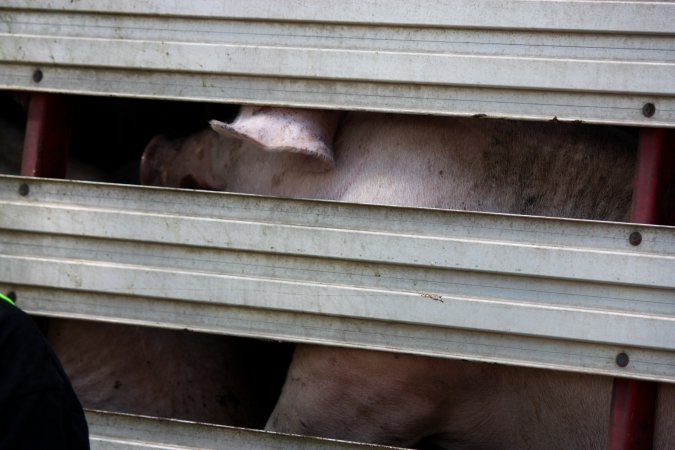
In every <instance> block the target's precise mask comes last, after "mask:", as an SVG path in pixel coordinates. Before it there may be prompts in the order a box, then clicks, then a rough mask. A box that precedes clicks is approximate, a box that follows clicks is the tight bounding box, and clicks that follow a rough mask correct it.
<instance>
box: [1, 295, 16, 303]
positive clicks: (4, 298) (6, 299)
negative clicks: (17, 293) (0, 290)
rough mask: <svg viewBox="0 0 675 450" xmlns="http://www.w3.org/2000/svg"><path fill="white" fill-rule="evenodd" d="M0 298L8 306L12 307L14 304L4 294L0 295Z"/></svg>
mask: <svg viewBox="0 0 675 450" xmlns="http://www.w3.org/2000/svg"><path fill="white" fill-rule="evenodd" d="M0 298H1V299H3V300H5V301H7V302H8V303H9V304H10V305H14V302H13V301H12V299H11V298H9V297H7V296H6V295H5V294H0Z"/></svg>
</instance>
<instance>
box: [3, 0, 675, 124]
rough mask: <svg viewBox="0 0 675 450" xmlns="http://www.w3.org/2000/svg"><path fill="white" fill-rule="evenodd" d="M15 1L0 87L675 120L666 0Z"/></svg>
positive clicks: (673, 42) (674, 41) (670, 15)
mask: <svg viewBox="0 0 675 450" xmlns="http://www.w3.org/2000/svg"><path fill="white" fill-rule="evenodd" d="M19 3H22V2H9V4H7V5H5V7H4V9H2V8H0V12H2V13H1V14H0V38H1V39H2V40H3V46H2V47H0V67H2V70H1V71H0V88H7V89H29V90H46V91H56V92H71V93H85V94H103V95H120V96H139V97H152V98H178V99H194V100H206V101H218V102H235V103H266V104H276V105H296V106H311V107H322V108H344V109H368V110H390V111H398V112H419V113H434V114H453V115H475V114H485V115H488V116H497V117H510V118H523V119H535V120H549V119H552V118H554V117H555V118H557V119H559V120H582V121H589V122H594V123H616V124H624V125H641V126H660V127H672V126H675V90H674V89H675V88H674V86H675V75H674V74H675V37H674V35H673V33H672V32H671V31H672V29H671V27H670V26H669V24H671V23H672V22H673V21H675V7H673V5H672V4H668V3H653V2H649V3H648V2H576V1H575V2H567V1H555V2H551V1H546V2H537V1H527V2H520V1H511V2H494V3H492V2H484V3H481V4H480V5H476V4H475V2H464V1H457V2H454V3H452V5H444V4H442V2H441V3H434V4H432V5H426V6H425V7H424V8H420V7H413V8H412V10H414V12H411V4H410V2H406V3H405V4H403V3H401V5H400V8H396V7H393V6H392V5H390V4H389V3H386V5H385V4H384V3H383V2H367V3H366V4H365V5H363V4H361V2H359V3H358V4H357V3H356V2H348V3H347V4H346V5H344V8H343V7H342V4H341V5H340V7H338V6H336V5H333V4H330V5H328V4H326V5H323V6H321V5H322V2H316V3H315V2H310V3H308V2H301V4H298V5H297V8H291V7H288V6H287V5H284V6H283V7H281V6H280V5H278V4H276V3H275V2H265V1H256V2H246V4H239V3H237V2H234V3H233V4H231V5H229V7H227V2H226V4H223V3H221V2H212V1H201V2H194V3H191V4H190V6H189V7H182V6H181V7H180V8H178V4H177V3H176V4H174V3H172V2H169V3H166V2H143V3H142V4H138V3H137V2H119V3H111V2H102V3H98V2H78V6H77V7H73V6H72V5H71V4H70V3H67V2H65V1H56V0H52V1H43V2H35V4H31V8H30V9H25V8H24V7H23V6H22V5H20V4H19ZM450 6H452V7H450ZM73 8H75V9H73ZM596 10H601V11H603V12H602V14H600V16H602V17H606V18H609V17H611V20H610V19H607V20H603V21H597V20H595V19H592V20H591V19H589V18H590V17H598V15H597V14H596V15H584V11H586V12H587V13H588V14H591V11H595V12H597V11H596ZM76 11H79V12H76ZM563 12H564V14H563ZM418 13H419V14H422V17H427V18H428V20H427V21H424V20H421V18H420V17H418V18H417V19H416V18H415V16H416V15H417V14H418ZM527 14H534V15H532V16H530V17H529V18H527V20H525V22H526V23H527V26H521V25H522V23H520V24H519V22H518V20H520V19H518V20H515V18H517V17H521V16H523V15H527ZM510 15H511V16H512V18H511V19H507V18H508V16H510ZM290 16H293V17H290ZM474 16H475V17H474ZM471 17H474V18H471ZM621 17H624V18H625V20H624V19H621ZM357 19H358V20H357ZM481 20H482V21H481ZM523 20H524V19H523ZM495 21H496V22H495ZM612 21H614V22H613V24H610V22H612ZM474 22H475V23H474ZM498 22H499V23H502V22H503V23H502V25H498ZM525 22H523V23H525ZM577 22H578V23H577ZM591 22H592V25H594V27H591V28H590V29H588V30H587V29H586V28H587V26H590V25H591ZM607 24H610V25H609V28H607V29H605V28H603V27H605V25H607ZM665 24H668V25H665ZM636 27H637V28H636ZM664 27H665V28H664ZM561 30H567V31H561ZM570 30H575V31H581V30H584V31H589V32H584V33H579V32H575V33H571V32H569V31H570ZM603 30H604V31H603ZM609 30H612V33H609V34H608V33H605V31H609ZM638 30H639V32H638ZM664 30H667V32H665V31H664ZM36 68H40V69H41V70H42V73H43V77H42V79H41V81H40V82H39V83H36V82H34V81H33V78H32V72H33V71H34V70H35V69H36ZM646 103H652V104H653V105H654V106H655V113H654V114H653V115H651V114H650V115H648V116H645V115H644V114H643V113H642V107H643V106H644V105H645V104H646Z"/></svg>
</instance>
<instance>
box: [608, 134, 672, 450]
mask: <svg viewBox="0 0 675 450" xmlns="http://www.w3.org/2000/svg"><path fill="white" fill-rule="evenodd" d="M674 137H675V134H674V133H672V132H670V131H667V130H663V129H649V128H645V129H642V130H641V134H640V148H639V153H638V164H637V173H636V175H635V185H634V189H633V205H632V211H631V220H632V222H635V223H650V224H669V223H670V224H672V220H673V205H674V204H675V203H674V200H675V176H674V173H675V145H674V143H675V139H674ZM656 395H657V384H656V383H653V382H648V381H640V380H628V379H622V378H615V379H614V388H613V392H612V406H611V408H612V410H611V415H610V428H609V442H608V449H610V450H642V449H651V448H652V446H653V438H654V415H655V411H656Z"/></svg>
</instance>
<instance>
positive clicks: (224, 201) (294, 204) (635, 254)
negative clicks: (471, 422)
mask: <svg viewBox="0 0 675 450" xmlns="http://www.w3.org/2000/svg"><path fill="white" fill-rule="evenodd" d="M21 184H28V186H29V188H28V194H27V195H21V194H20V193H19V186H20V185H21ZM22 192H23V193H26V190H25V189H24V190H23V191H22ZM634 231H639V232H640V233H641V234H642V243H641V244H640V245H639V246H632V245H631V244H630V243H629V236H630V234H631V233H633V232H634ZM0 246H1V247H2V251H0V290H2V291H9V290H13V291H15V292H16V293H17V295H18V297H19V301H20V304H21V306H22V307H23V308H25V309H26V310H28V311H30V312H32V313H34V314H37V315H44V316H52V317H76V318H84V319H90V320H99V321H113V322H125V323H135V324H144V325H149V326H159V327H166V328H177V329H183V328H187V329H193V330H200V331H206V332H212V333H222V334H232V335H240V336H254V337H264V338H270V339H278V340H287V341H293V342H315V343H324V344H330V345H338V346H347V347H359V348H370V349H381V350H388V351H396V352H405V353H414V354H424V355H431V356H438V357H447V358H463V359H471V360H478V361H492V362H501V363H505V364H515V365H522V366H535V367H545V368H554V369H562V370H573V371H580V372H592V373H602V374H608V375H617V376H627V377H636V378H644V379H654V380H662V381H671V382H672V381H675V326H673V325H674V324H675V277H673V273H675V232H674V231H673V228H672V227H658V226H644V225H633V224H615V223H606V222H589V221H578V220H563V219H551V218H534V217H523V216H504V215H497V214H480V213H467V212H455V211H441V210H423V209H414V208H394V207H379V206H367V205H351V204H343V203H332V202H317V201H302V200H283V199H271V198H265V197H257V196H245V195H232V194H223V193H207V192H198V191H184V190H171V189H159V188H142V187H130V186H115V185H106V184H96V183H81V182H64V181H50V180H40V179H29V178H21V177H0ZM622 352H623V353H626V354H628V356H629V360H630V362H629V364H628V365H627V366H625V367H620V366H618V365H617V363H616V356H617V355H618V354H619V353H622Z"/></svg>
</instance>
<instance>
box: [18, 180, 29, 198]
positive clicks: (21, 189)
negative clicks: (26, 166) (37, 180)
mask: <svg viewBox="0 0 675 450" xmlns="http://www.w3.org/2000/svg"><path fill="white" fill-rule="evenodd" d="M29 192H30V187H28V185H27V184H26V183H22V184H21V186H19V195H21V196H23V197H25V196H26V195H28V193H29Z"/></svg>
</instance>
